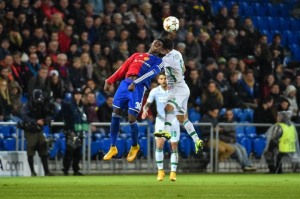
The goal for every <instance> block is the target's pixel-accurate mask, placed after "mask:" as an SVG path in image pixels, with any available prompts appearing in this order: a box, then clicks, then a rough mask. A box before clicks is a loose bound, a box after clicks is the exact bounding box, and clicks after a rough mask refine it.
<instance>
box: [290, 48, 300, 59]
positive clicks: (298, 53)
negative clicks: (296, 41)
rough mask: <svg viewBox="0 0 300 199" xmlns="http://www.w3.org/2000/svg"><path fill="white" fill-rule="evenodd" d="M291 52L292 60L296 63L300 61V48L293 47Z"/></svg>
mask: <svg viewBox="0 0 300 199" xmlns="http://www.w3.org/2000/svg"><path fill="white" fill-rule="evenodd" d="M291 52H292V59H293V60H296V61H300V46H298V45H292V46H291Z"/></svg>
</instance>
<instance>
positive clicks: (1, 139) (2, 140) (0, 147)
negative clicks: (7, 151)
mask: <svg viewBox="0 0 300 199" xmlns="http://www.w3.org/2000/svg"><path fill="white" fill-rule="evenodd" d="M3 142H4V138H3V136H1V134H0V151H3V150H4V146H3Z"/></svg>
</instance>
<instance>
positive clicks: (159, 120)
mask: <svg viewBox="0 0 300 199" xmlns="http://www.w3.org/2000/svg"><path fill="white" fill-rule="evenodd" d="M158 83H159V86H158V87H156V88H154V89H152V90H151V92H150V94H149V97H148V98H147V103H146V104H145V105H144V108H143V113H142V119H145V118H146V117H147V116H148V109H149V107H150V105H151V104H152V103H153V101H155V102H156V110H157V116H156V119H155V132H158V131H162V130H164V126H165V121H164V120H165V111H164V108H165V106H166V104H167V99H168V96H169V90H168V89H167V80H166V75H165V74H164V73H161V74H159V76H158ZM170 130H171V131H170V132H171V139H170V141H171V173H170V180H171V181H176V170H177V165H178V141H179V136H180V126H179V122H178V120H177V119H176V118H174V119H173V121H172V127H171V128H170ZM155 140H156V149H155V159H156V164H157V169H158V173H157V180H158V181H162V180H163V179H164V176H165V172H164V168H163V166H164V151H163V147H164V144H165V141H166V139H165V138H158V137H157V138H156V139H155Z"/></svg>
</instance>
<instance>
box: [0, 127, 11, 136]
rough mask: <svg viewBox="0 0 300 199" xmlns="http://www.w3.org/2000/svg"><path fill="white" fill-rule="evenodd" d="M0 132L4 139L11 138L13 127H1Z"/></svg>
mask: <svg viewBox="0 0 300 199" xmlns="http://www.w3.org/2000/svg"><path fill="white" fill-rule="evenodd" d="M0 132H1V134H2V135H3V137H4V138H9V137H12V133H13V126H9V125H3V126H1V127H0Z"/></svg>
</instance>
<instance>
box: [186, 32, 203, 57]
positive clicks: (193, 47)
mask: <svg viewBox="0 0 300 199" xmlns="http://www.w3.org/2000/svg"><path fill="white" fill-rule="evenodd" d="M185 52H186V59H187V61H189V60H194V61H195V63H200V60H201V48H200V45H199V44H198V42H197V41H196V39H195V37H194V34H193V33H191V32H188V33H187V35H186V48H185Z"/></svg>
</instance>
